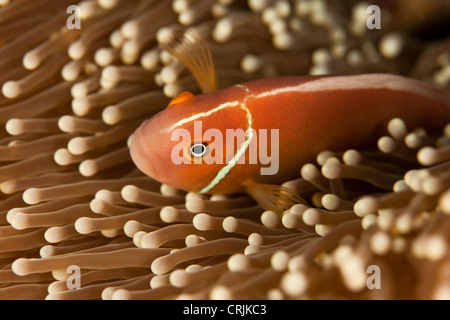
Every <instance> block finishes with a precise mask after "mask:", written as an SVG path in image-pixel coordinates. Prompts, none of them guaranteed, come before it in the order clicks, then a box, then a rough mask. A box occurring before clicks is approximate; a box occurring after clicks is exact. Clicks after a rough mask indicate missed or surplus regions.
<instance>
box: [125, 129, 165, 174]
mask: <svg viewBox="0 0 450 320" xmlns="http://www.w3.org/2000/svg"><path fill="white" fill-rule="evenodd" d="M140 130H141V128H138V130H137V131H136V132H135V134H134V136H133V138H132V139H131V144H130V154H131V158H132V160H133V162H134V163H135V164H136V166H137V167H138V168H139V170H141V171H142V172H143V173H145V174H146V175H148V176H150V177H152V178H154V179H155V180H158V181H161V180H166V179H167V178H169V177H171V176H172V169H171V168H170V166H169V163H168V161H167V160H165V159H164V158H162V157H161V156H160V155H158V154H157V153H155V150H152V149H151V148H150V147H149V146H148V144H147V141H145V139H143V135H142V133H140V132H139V131H140ZM156 152H157V150H156Z"/></svg>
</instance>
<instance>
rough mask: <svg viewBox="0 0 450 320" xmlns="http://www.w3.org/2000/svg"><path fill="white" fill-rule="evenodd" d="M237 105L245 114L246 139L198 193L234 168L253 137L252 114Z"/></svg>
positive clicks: (213, 184)
mask: <svg viewBox="0 0 450 320" xmlns="http://www.w3.org/2000/svg"><path fill="white" fill-rule="evenodd" d="M239 106H240V107H241V109H243V110H244V111H245V112H246V115H247V132H248V139H247V140H245V142H244V143H243V144H242V146H241V147H240V148H239V150H238V151H237V152H236V154H235V155H234V157H233V158H232V159H231V160H230V161H229V162H228V163H227V164H226V165H224V166H223V167H222V169H220V170H219V172H218V173H217V175H216V176H215V177H214V179H213V180H212V181H211V182H210V183H209V185H207V186H206V187H205V188H203V189H202V190H200V193H205V192H208V191H209V190H211V189H212V188H214V187H215V186H216V185H217V184H218V183H219V182H220V181H221V180H222V179H223V178H225V176H226V175H227V174H228V173H229V172H230V171H231V169H233V168H234V166H235V165H236V163H237V162H238V161H239V159H240V158H241V157H242V155H243V154H244V153H245V151H246V150H247V148H248V146H249V145H250V142H251V140H252V138H253V130H252V114H251V113H250V110H248V108H247V107H246V106H245V105H244V104H242V103H239Z"/></svg>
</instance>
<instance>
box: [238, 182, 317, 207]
mask: <svg viewBox="0 0 450 320" xmlns="http://www.w3.org/2000/svg"><path fill="white" fill-rule="evenodd" d="M243 185H244V186H245V187H246V191H247V193H248V194H249V195H250V196H251V197H252V198H253V199H254V200H255V201H256V202H257V203H258V204H259V205H260V206H261V207H262V208H263V209H264V210H271V211H274V212H276V213H279V214H282V213H283V212H284V211H286V210H288V209H290V208H291V207H292V206H293V205H295V204H304V205H306V206H309V204H308V203H307V202H306V201H305V200H303V199H302V198H301V197H300V196H299V195H297V194H296V193H295V191H293V190H291V189H288V188H286V187H283V186H280V185H276V184H263V183H256V182H254V181H245V182H244V183H243Z"/></svg>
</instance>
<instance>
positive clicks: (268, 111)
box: [130, 74, 450, 194]
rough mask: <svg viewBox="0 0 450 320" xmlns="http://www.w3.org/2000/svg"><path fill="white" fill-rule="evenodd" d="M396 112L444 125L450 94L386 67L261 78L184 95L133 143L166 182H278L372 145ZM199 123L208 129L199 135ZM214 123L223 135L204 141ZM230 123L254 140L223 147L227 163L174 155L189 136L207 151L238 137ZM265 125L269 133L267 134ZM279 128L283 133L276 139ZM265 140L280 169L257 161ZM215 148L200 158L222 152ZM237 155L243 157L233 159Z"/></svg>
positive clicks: (411, 121)
mask: <svg viewBox="0 0 450 320" xmlns="http://www.w3.org/2000/svg"><path fill="white" fill-rule="evenodd" d="M395 117H399V118H402V119H403V120H404V121H405V123H406V124H407V126H408V127H409V128H414V127H417V126H421V127H424V128H427V129H431V130H432V129H438V128H440V127H441V126H442V125H444V124H445V123H447V122H448V121H449V120H450V95H449V93H448V92H447V91H444V90H441V89H438V88H435V87H433V86H431V85H427V84H424V83H422V82H419V81H416V80H412V79H408V78H404V77H400V76H394V75H387V74H367V75H347V76H305V77H281V78H269V79H261V80H255V81H250V82H246V83H243V84H240V85H236V86H233V87H229V88H226V89H221V90H217V91H213V92H209V93H204V94H201V95H197V96H194V95H192V94H189V93H183V94H181V95H179V96H178V97H176V98H174V100H173V101H172V102H171V104H170V105H169V106H168V107H167V108H166V109H165V110H163V111H161V112H160V113H159V114H157V115H155V116H154V117H153V118H152V119H150V120H147V121H146V122H144V123H143V124H142V125H141V127H140V128H138V129H137V130H136V132H135V134H134V137H133V139H132V141H131V145H130V150H131V156H132V159H133V161H134V162H135V163H136V165H137V166H138V168H139V169H140V170H141V171H143V172H144V173H145V174H147V175H149V176H151V177H153V178H155V179H156V180H158V181H160V182H162V183H165V184H168V185H170V186H173V187H175V188H179V189H183V190H188V191H196V192H203V193H225V194H226V193H235V192H242V191H245V190H246V187H247V186H248V183H249V182H258V183H271V184H279V183H281V182H283V181H286V180H287V179H290V178H293V177H297V176H298V174H299V171H300V168H301V167H302V165H303V164H305V163H306V162H309V161H312V160H314V157H315V156H316V155H317V153H319V152H320V151H323V150H335V151H339V150H341V151H342V150H345V149H347V148H354V147H361V146H364V145H367V144H368V143H371V142H373V141H374V139H375V138H376V137H377V136H379V135H380V134H381V133H382V132H383V130H384V129H385V128H386V126H387V123H388V121H389V120H390V119H392V118H395ZM199 123H201V130H202V131H201V134H200V135H199V134H197V136H196V137H195V138H194V136H195V132H194V130H195V125H196V124H197V125H198V124H199ZM178 129H181V130H183V131H182V132H186V133H187V132H189V133H190V137H191V140H189V141H188V140H186V139H185V140H186V141H183V139H181V137H180V136H178V137H177V138H174V132H176V130H178ZM208 129H216V132H217V130H218V131H219V132H221V133H222V134H223V137H222V138H223V139H222V140H221V137H219V138H218V137H217V136H215V137H214V138H215V139H212V138H211V139H209V140H207V141H204V140H206V139H205V137H204V134H205V132H206V131H207V130H208ZM227 129H228V130H237V129H242V131H245V132H246V133H247V135H246V136H245V141H246V142H247V146H246V147H245V148H244V144H243V143H242V141H241V144H240V145H239V144H238V143H236V144H235V145H234V148H232V149H230V148H228V149H230V150H222V151H223V161H221V163H204V162H205V161H203V162H202V163H193V162H194V160H195V159H193V158H192V155H191V160H192V161H191V162H190V163H187V162H186V163H174V161H173V156H174V154H173V150H174V148H179V146H180V144H181V145H183V143H184V145H186V148H187V149H189V148H192V145H193V144H195V143H204V147H202V146H200V149H198V150H202V151H205V150H206V149H208V148H209V147H212V144H214V146H215V147H217V146H220V147H221V148H222V149H226V148H224V147H225V146H227V141H228V142H229V141H230V139H234V138H235V137H229V136H228V135H227V134H226V132H227ZM250 129H251V131H254V132H255V134H254V136H253V137H250V136H249V134H248V133H249V132H250ZM264 130H265V132H267V136H264V134H262V133H264ZM197 133H198V132H197ZM276 134H277V135H278V136H277V137H278V139H274V140H272V135H273V136H275V135H276ZM261 138H265V139H263V140H260V139H261ZM220 140H221V141H220ZM261 141H262V142H264V143H266V145H265V146H264V147H265V148H266V149H267V151H268V152H266V154H268V155H270V154H271V152H275V151H277V152H278V157H277V158H276V159H275V158H273V159H272V160H273V162H275V161H278V162H277V163H276V164H274V163H271V164H270V165H273V166H274V167H273V168H274V169H277V168H278V169H277V170H276V172H274V173H273V174H266V175H263V174H261V168H264V167H266V168H267V167H268V166H269V164H267V157H266V158H265V160H266V162H265V163H266V164H263V163H261V161H260V160H261V159H258V161H257V163H255V162H254V161H253V162H251V159H254V158H251V157H252V156H253V154H252V152H259V151H258V147H259V146H260V144H261ZM219 142H220V143H219ZM255 145H256V148H254V147H255ZM186 148H183V150H184V151H186ZM252 148H253V149H252ZM211 149H214V150H218V149H217V148H211ZM177 150H178V149H177ZM183 150H182V149H180V152H179V154H181V153H183V152H182V151H183ZM192 150H194V149H192ZM239 150H240V152H241V156H239V157H238V154H237V153H238V152H239ZM211 151H212V150H209V152H205V154H203V155H202V158H203V159H201V160H207V157H208V156H210V157H211V156H213V155H217V154H215V152H213V154H211ZM177 155H178V154H177ZM233 157H235V158H234V159H233ZM263 158H264V157H263ZM230 159H231V160H230ZM197 160H199V159H197ZM233 161H235V162H237V163H235V164H233V163H232V164H231V165H230V162H233ZM216 162H218V161H216ZM219 162H220V161H219ZM227 165H228V166H227Z"/></svg>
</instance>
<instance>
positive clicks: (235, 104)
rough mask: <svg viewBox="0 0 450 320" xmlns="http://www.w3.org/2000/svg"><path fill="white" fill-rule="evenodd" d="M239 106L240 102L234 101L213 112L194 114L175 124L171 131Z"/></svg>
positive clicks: (212, 110) (220, 106)
mask: <svg viewBox="0 0 450 320" xmlns="http://www.w3.org/2000/svg"><path fill="white" fill-rule="evenodd" d="M237 105H239V102H237V101H232V102H226V103H222V104H221V105H219V106H218V107H215V108H214V109H211V110H209V111H206V112H200V113H197V114H194V115H192V116H190V117H187V118H184V119H181V120H180V121H178V122H176V123H174V124H173V125H172V126H171V127H170V131H172V130H173V129H175V128H176V127H179V126H181V125H183V124H185V123H188V122H191V121H194V120H197V119H199V118H203V117H207V116H209V115H211V114H213V113H215V112H217V111H220V110H222V109H224V108H227V107H234V106H237Z"/></svg>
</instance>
